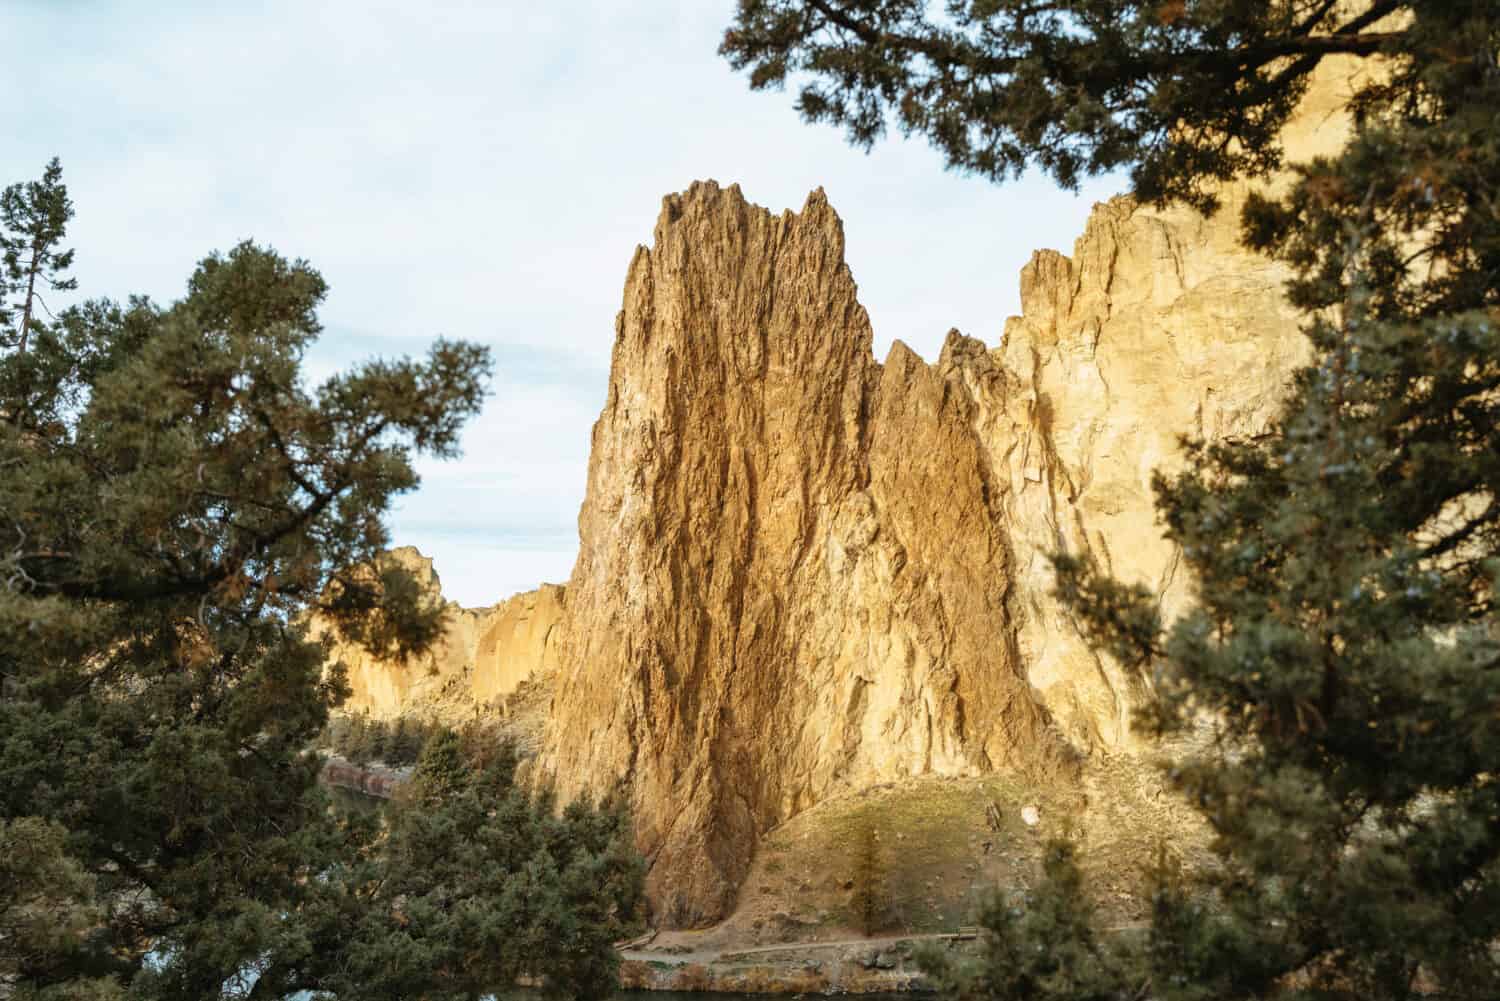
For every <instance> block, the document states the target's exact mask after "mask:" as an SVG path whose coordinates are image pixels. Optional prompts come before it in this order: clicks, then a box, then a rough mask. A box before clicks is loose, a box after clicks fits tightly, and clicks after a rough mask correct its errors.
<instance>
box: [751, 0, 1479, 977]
mask: <svg viewBox="0 0 1500 1001" xmlns="http://www.w3.org/2000/svg"><path fill="white" fill-rule="evenodd" d="M931 6H932V5H929V4H928V3H925V2H923V0H742V2H741V4H740V8H739V11H740V12H739V19H738V21H737V23H736V25H735V26H734V28H732V29H731V30H730V32H729V33H728V34H727V35H726V36H725V42H724V47H723V51H724V52H725V53H726V54H728V55H729V57H730V59H731V60H732V61H733V62H734V63H735V64H736V65H737V66H741V67H750V68H752V78H751V79H752V85H754V86H766V85H770V84H774V83H779V82H780V81H782V80H784V79H785V78H786V77H787V76H788V75H789V74H798V73H806V74H809V75H811V77H812V82H811V83H809V84H808V85H807V86H806V87H805V88H804V89H803V91H802V97H801V102H800V103H801V108H802V110H803V113H804V114H805V115H807V116H808V117H809V118H812V119H816V120H830V121H835V122H840V123H843V124H845V125H847V126H848V127H849V129H850V132H851V136H852V137H853V139H854V140H855V141H857V142H861V143H866V144H868V143H869V142H870V141H872V140H873V139H874V138H876V137H877V136H878V135H879V134H880V132H881V130H882V129H883V128H884V126H885V123H886V119H887V116H888V115H893V116H895V117H896V119H897V120H898V121H899V122H900V124H901V126H902V127H903V128H904V129H906V130H907V131H910V132H917V133H922V134H926V135H928V136H929V137H930V138H931V139H932V140H933V141H934V142H935V143H936V144H937V145H938V146H939V147H940V148H941V149H943V150H944V151H945V153H946V154H947V156H948V158H949V162H950V164H952V165H953V166H956V167H960V168H965V169H970V170H974V171H977V172H979V173H981V174H984V175H986V176H991V177H995V178H999V177H1004V176H1009V175H1011V174H1013V173H1015V172H1016V171H1018V170H1020V169H1021V168H1022V167H1023V166H1024V165H1026V164H1035V165H1039V166H1041V167H1043V168H1044V169H1046V170H1048V171H1050V172H1052V173H1053V174H1054V176H1056V177H1057V178H1058V179H1059V180H1060V181H1062V182H1063V183H1064V184H1073V183H1076V180H1077V178H1078V176H1079V175H1080V174H1082V173H1085V172H1096V171H1101V170H1107V169H1110V168H1113V167H1116V166H1129V167H1130V168H1131V171H1132V178H1133V180H1134V184H1135V190H1136V193H1137V194H1138V195H1140V196H1142V197H1144V198H1147V199H1151V200H1166V199H1171V198H1181V199H1186V200H1188V201H1190V202H1192V203H1193V204H1196V205H1199V206H1202V207H1206V208H1208V207H1212V206H1213V205H1214V204H1215V199H1214V196H1213V190H1214V185H1215V184H1216V183H1217V182H1219V181H1222V180H1225V179H1228V178H1232V177H1247V176H1258V175H1263V174H1265V173H1266V172H1267V171H1268V170H1270V169H1271V168H1274V167H1276V166H1278V165H1279V164H1280V159H1281V155H1280V149H1279V145H1278V143H1277V139H1276V135H1277V131H1278V129H1279V128H1280V127H1281V125H1282V124H1283V123H1284V122H1285V120H1286V118H1287V116H1288V114H1289V113H1290V112H1291V110H1292V109H1293V107H1294V106H1295V103H1296V100H1297V98H1298V97H1299V96H1300V94H1301V93H1302V92H1303V90H1304V89H1305V85H1306V80H1307V78H1308V75H1309V74H1310V73H1311V72H1312V70H1313V69H1314V68H1315V67H1316V66H1317V65H1318V63H1319V62H1320V61H1321V60H1323V59H1324V58H1326V57H1328V56H1330V55H1333V54H1340V55H1345V56H1355V57H1368V58H1371V59H1372V63H1371V68H1372V72H1369V73H1366V74H1364V75H1362V76H1360V77H1351V84H1350V85H1351V97H1350V108H1351V110H1352V111H1353V112H1354V115H1355V122H1356V124H1355V129H1354V134H1353V138H1352V140H1351V142H1350V144H1349V145H1348V147H1347V148H1346V149H1345V150H1344V152H1343V153H1342V154H1340V155H1339V156H1337V157H1332V158H1327V159H1320V160H1316V161H1314V162H1312V163H1309V164H1302V165H1297V166H1296V169H1295V172H1294V175H1293V183H1292V184H1291V185H1290V186H1288V187H1287V188H1285V189H1283V193H1280V194H1278V195H1277V196H1275V197H1272V196H1269V195H1263V196H1260V197H1257V198H1253V199H1252V200H1251V202H1250V204H1249V205H1248V207H1247V209H1246V211H1245V216H1244V226H1245V229H1244V231H1245V236H1246V240H1247V243H1248V244H1249V245H1250V246H1252V247H1254V248H1257V249H1260V250H1262V251H1265V252H1266V253H1268V254H1271V255H1273V256H1275V257H1277V258H1278V259H1280V260H1282V261H1285V262H1286V263H1288V264H1289V265H1290V266H1291V267H1292V269H1293V271H1294V278H1293V280H1292V282H1291V283H1290V285H1289V287H1288V292H1289V295H1290V297H1291V300H1292V302H1293V303H1294V304H1296V305H1298V306H1301V307H1303V308H1304V309H1305V310H1306V316H1307V320H1306V325H1305V329H1306V332H1307V334H1308V336H1309V338H1310V339H1311V343H1312V345H1313V348H1314V352H1315V360H1314V362H1313V363H1312V364H1311V365H1310V366H1309V367H1308V368H1306V369H1305V370H1303V371H1301V372H1299V373H1298V374H1297V376H1296V378H1295V380H1294V382H1293V385H1292V387H1291V391H1290V394H1289V397H1288V399H1287V401H1286V404H1285V407H1284V409H1283V410H1282V412H1281V414H1280V417H1279V420H1278V421H1277V424H1276V427H1275V428H1274V430H1273V432H1272V433H1271V434H1269V435H1267V436H1265V437H1263V438H1260V439H1257V440H1254V441H1242V442H1220V443H1214V444H1206V443H1203V442H1189V443H1188V451H1189V457H1190V459H1191V462H1190V464H1189V467H1188V469H1187V471H1186V472H1184V473H1182V474H1181V475H1178V476H1175V477H1171V478H1159V479H1158V482H1157V491H1158V509H1159V511H1160V514H1161V517H1162V520H1163V522H1164V524H1165V525H1166V531H1167V534H1168V536H1169V537H1170V538H1171V539H1172V540H1173V541H1175V542H1176V543H1178V544H1179V545H1180V547H1181V551H1182V554H1183V559H1184V562H1185V563H1186V564H1187V565H1188V566H1189V567H1190V568H1191V569H1192V570H1193V572H1194V574H1195V577H1196V579H1197V581H1198V582H1199V584H1198V594H1197V605H1196V607H1195V608H1194V609H1192V610H1191V611H1190V612H1189V613H1188V614H1186V615H1185V616H1183V617H1182V618H1181V619H1179V620H1178V621H1177V622H1175V623H1173V624H1171V625H1170V626H1167V625H1165V624H1164V623H1163V622H1162V620H1161V617H1160V613H1159V611H1158V609H1157V607H1156V605H1155V601H1154V597H1153V595H1152V594H1151V593H1149V592H1148V591H1146V590H1145V589H1142V588H1138V587H1132V586H1128V585H1125V584H1122V583H1120V582H1118V581H1115V580H1112V579H1110V578H1109V577H1108V575H1106V574H1104V573H1102V572H1100V571H1099V570H1098V568H1096V567H1094V566H1092V565H1091V564H1090V563H1089V562H1088V561H1087V560H1086V559H1084V558H1082V557H1079V556H1077V555H1076V554H1075V555H1073V556H1069V555H1067V554H1060V555H1059V557H1058V561H1057V564H1058V569H1059V588H1060V592H1061V594H1062V595H1063V596H1064V598H1065V599H1067V600H1068V601H1069V602H1070V603H1071V604H1072V605H1073V607H1074V608H1075V609H1076V610H1077V611H1078V612H1079V613H1080V615H1081V617H1082V618H1083V620H1084V621H1085V622H1086V623H1087V624H1088V625H1089V627H1090V628H1091V630H1092V631H1093V633H1094V635H1095V637H1096V638H1097V639H1098V641H1099V642H1100V644H1101V645H1102V646H1104V647H1106V648H1107V649H1109V650H1111V651H1112V652H1113V653H1114V654H1115V655H1116V656H1117V657H1118V658H1119V659H1120V660H1122V661H1123V662H1125V663H1127V664H1133V665H1137V666H1139V667H1140V669H1141V670H1142V671H1143V672H1145V673H1146V674H1147V676H1148V677H1149V678H1150V679H1151V680H1152V681H1153V682H1154V689H1155V691H1156V693H1157V696H1158V697H1157V698H1156V699H1155V700H1154V701H1153V702H1152V703H1151V704H1150V705H1149V706H1148V707H1147V709H1146V711H1145V712H1144V714H1143V718H1142V719H1141V720H1140V722H1141V724H1142V725H1144V726H1145V727H1146V728H1147V729H1148V730H1150V731H1152V732H1155V733H1158V734H1162V735H1187V734H1189V733H1190V732H1191V731H1192V730H1193V728H1194V727H1195V726H1196V725H1198V724H1199V723H1201V722H1202V721H1204V720H1212V721H1214V723H1215V727H1216V729H1215V737H1214V740H1213V742H1212V744H1211V745H1210V746H1208V747H1206V748H1203V749H1202V750H1200V751H1197V752H1194V753H1192V754H1190V755H1188V756H1187V757H1186V758H1184V759H1182V760H1179V761H1178V762H1176V763H1175V765H1174V766H1173V770H1172V771H1171V773H1170V774H1171V777H1172V778H1173V780H1174V781H1175V783H1176V784H1177V786H1178V788H1180V789H1181V790H1182V792H1183V793H1184V794H1185V795H1187V796H1188V797H1190V800H1191V801H1192V802H1194V803H1196V804H1197V805H1198V806H1199V807H1200V808H1201V809H1202V811H1203V814H1204V816H1205V818H1206V819H1207V821H1208V822H1209V824H1210V825H1211V827H1212V829H1213V831H1214V835H1215V838H1214V842H1213V847H1214V850H1215V851H1216V853H1217V854H1218V863H1217V865H1215V866H1214V867H1211V868H1210V869H1209V870H1208V871H1205V872H1201V873H1191V874H1185V875H1184V874H1172V873H1165V872H1164V873H1161V874H1158V878H1157V884H1158V887H1159V890H1158V892H1157V894H1156V896H1155V898H1154V901H1155V904H1154V906H1155V913H1154V916H1153V921H1152V926H1151V929H1150V933H1149V941H1148V943H1147V944H1146V945H1145V946H1144V947H1143V948H1142V950H1141V952H1140V954H1139V955H1138V956H1137V957H1136V958H1135V960H1133V961H1131V962H1124V961H1122V962H1120V963H1119V964H1118V965H1114V964H1096V965H1095V967H1094V968H1095V969H1096V971H1099V973H1100V976H1101V977H1102V979H1098V980H1091V982H1090V986H1089V988H1088V992H1087V993H1088V996H1111V995H1118V996H1128V995H1133V994H1134V993H1135V992H1136V991H1138V990H1139V989H1140V987H1141V983H1142V980H1141V979H1140V978H1146V982H1147V983H1149V988H1148V990H1149V993H1150V994H1151V996H1153V997H1157V998H1163V999H1194V1001H1197V999H1204V1001H1206V999H1209V998H1213V999H1234V998H1269V997H1299V998H1314V997H1316V998H1320V999H1332V998H1349V999H1353V998H1360V999H1365V998H1406V997H1411V996H1412V995H1413V994H1415V993H1416V992H1417V991H1418V989H1419V988H1420V987H1423V986H1430V985H1431V984H1434V983H1435V984H1437V985H1438V986H1440V988H1441V989H1442V990H1443V991H1444V993H1445V996H1450V997H1460V998H1493V997H1496V996H1500V969H1497V965H1496V958H1495V952H1494V943H1495V941H1496V940H1497V936H1500V784H1497V783H1496V782H1495V780H1494V776H1493V772H1494V768H1495V763H1496V762H1497V761H1500V724H1497V722H1496V716H1495V706H1496V705H1500V628H1497V627H1500V623H1497V621H1496V606H1495V599H1496V591H1497V578H1500V501H1497V500H1496V498H1500V432H1497V418H1500V311H1497V306H1500V212H1497V211H1496V205H1497V203H1500V139H1497V137H1500V64H1497V54H1500V8H1497V6H1496V4H1495V3H1494V2H1493V0H1400V2H1398V0H1371V2H1365V3H1353V4H1351V3H1340V2H1334V0H1269V2H1260V0H1257V2H1253V3H1251V2H1240V0H1224V2H1214V3H1192V2H1159V0H1151V2H1129V0H1118V2H1112V3H1096V2H1090V0H1072V2H1069V0H1055V2H1047V0H1041V2H1036V0H959V2H954V3H950V4H948V5H946V11H947V16H946V17H939V16H937V15H936V14H935V13H934V12H933V11H932V10H930V9H929V8H930V7H931ZM1033 907H1035V908H1040V909H1042V910H1048V909H1052V910H1056V909H1058V908H1061V909H1062V910H1063V911H1064V912H1067V913H1074V914H1077V913H1083V912H1084V911H1085V910H1086V909H1087V902H1086V900H1085V899H1084V890H1083V887H1082V886H1081V884H1080V883H1079V882H1078V881H1077V880H1075V879H1072V878H1070V877H1069V876H1068V870H1067V867H1066V866H1063V867H1055V868H1053V869H1052V870H1051V871H1050V872H1049V876H1048V879H1047V880H1046V881H1045V883H1044V885H1043V887H1042V889H1041V891H1040V896H1039V898H1038V901H1037V902H1034V904H1033ZM987 925H988V927H989V929H990V935H991V936H992V943H1001V944H1003V943H1006V942H1015V941H1017V935H1018V934H1028V935H1030V937H1029V938H1026V939H1025V941H1026V943H1027V944H1028V945H1030V946H1034V947H1039V948H1052V949H1065V948H1067V949H1071V948H1075V947H1086V951H1088V952H1089V953H1090V954H1093V950H1092V946H1089V939H1088V935H1092V934H1093V933H1092V932H1085V931H1084V930H1083V927H1082V926H1079V927H1078V928H1077V930H1076V932H1075V933H1070V937H1063V936H1060V935H1059V936H1058V937H1056V938H1055V939H1054V941H1052V942H1051V943H1050V944H1049V943H1047V942H1046V941H1045V938H1046V936H1040V935H1036V934H1031V933H1030V932H1027V929H1028V928H1031V927H1032V926H1031V925H1029V924H1026V923H1025V922H1023V923H1022V924H1020V925H1017V924H1016V923H1014V922H1010V921H1009V920H1008V919H1007V918H1005V917H1004V915H1003V914H1002V913H1001V912H999V911H993V910H992V912H991V913H990V914H989V915H988V916H987ZM1018 929H1019V931H1018ZM1003 956H1004V952H1003V950H1002V951H1001V952H1000V953H991V954H990V955H988V956H986V957H984V958H983V959H982V960H981V962H980V964H979V966H977V967H975V968H973V969H970V970H969V971H968V972H967V974H966V975H965V976H966V978H967V979H966V980H965V981H964V982H967V983H970V984H975V983H978V984H981V985H982V986H981V987H980V988H979V989H978V992H977V993H975V994H973V995H972V996H988V997H1009V998H1020V997H1027V998H1034V999H1045V998H1056V999H1062V998H1071V997H1075V996H1078V994H1077V993H1076V992H1077V991H1078V989H1079V987H1078V985H1077V984H1073V983H1069V982H1068V981H1066V980H1061V981H1056V980H1049V979H1047V978H1041V979H1033V980H1031V981H1028V982H1027V983H1026V984H1025V985H1022V986H1018V982H1017V981H1015V980H1014V979H1013V978H1010V977H1008V976H1007V975H1005V974H1004V971H1003V970H1002V969H1001V968H1000V966H1001V964H1002V962H1008V961H1009V960H1005V959H1003ZM997 957H1001V958H997ZM1132 971H1134V972H1132ZM949 972H952V971H951V970H950V971H949ZM1111 981H1113V982H1111ZM958 982H959V981H958V980H950V983H958Z"/></svg>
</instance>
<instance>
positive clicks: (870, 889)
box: [849, 817, 891, 938]
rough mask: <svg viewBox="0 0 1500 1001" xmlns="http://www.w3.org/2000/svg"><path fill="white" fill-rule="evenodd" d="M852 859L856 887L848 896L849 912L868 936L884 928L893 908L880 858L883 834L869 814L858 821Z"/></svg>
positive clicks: (856, 925) (861, 930)
mask: <svg viewBox="0 0 1500 1001" xmlns="http://www.w3.org/2000/svg"><path fill="white" fill-rule="evenodd" d="M853 862H854V880H853V882H854V889H853V892H852V893H851V894H850V897H849V912H850V914H851V915H852V916H853V918H854V925H855V927H856V928H858V929H859V930H860V932H861V933H862V934H863V935H864V936H865V937H866V938H868V937H869V936H871V935H874V934H875V933H876V932H878V931H883V930H884V929H885V927H886V926H887V924H888V923H889V921H890V911H891V900H890V893H889V892H888V890H887V887H886V878H885V866H884V865H883V864H882V862H881V858H880V836H879V835H878V834H877V833H876V831H875V825H874V823H872V822H871V820H870V818H868V817H865V818H862V820H861V823H860V825H859V831H858V834H857V835H856V840H855V845H854V858H853Z"/></svg>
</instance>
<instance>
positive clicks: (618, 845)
mask: <svg viewBox="0 0 1500 1001" xmlns="http://www.w3.org/2000/svg"><path fill="white" fill-rule="evenodd" d="M515 770H516V756H515V752H514V749H513V748H512V747H511V746H510V745H509V744H506V743H497V742H495V741H486V742H485V743H483V744H480V745H475V744H466V743H465V741H463V740H462V739H461V738H460V736H459V735H458V734H455V733H453V732H452V731H448V730H440V731H438V732H437V733H435V734H434V735H433V737H432V738H431V739H430V740H429V741H428V742H427V746H426V748H425V749H424V750H423V752H422V756H421V758H420V759H419V761H418V763H417V767H416V770H415V772H414V773H413V776H412V779H411V781H410V782H409V783H408V784H407V785H406V786H405V787H404V788H403V790H402V794H401V796H400V797H399V799H398V800H397V801H396V802H395V803H394V804H393V806H392V808H391V811H390V815H389V825H388V831H387V833H386V836H385V838H384V839H382V841H381V842H380V843H379V845H378V846H376V847H375V848H373V849H372V850H371V851H370V852H368V853H366V854H364V855H360V854H357V853H349V854H348V855H346V856H345V857H344V858H343V859H341V860H339V861H338V862H337V863H335V864H334V865H332V866H330V868H329V869H327V870H325V871H324V873H323V874H322V877H321V879H320V880H319V881H318V882H317V884H316V886H314V887H313V888H312V889H313V892H312V893H311V894H310V895H309V897H308V898H307V899H306V900H304V901H303V903H302V909H301V911H300V914H299V917H300V920H299V921H298V922H297V923H296V925H295V927H296V930H297V935H298V940H297V943H296V948H291V949H286V950H283V951H281V952H280V953H279V954H278V956H277V959H276V961H274V962H272V963H270V964H268V965H267V966H266V967H265V968H264V969H263V970H262V972H261V977H260V980H258V981H257V983H256V984H255V989H254V993H253V995H252V996H253V997H255V998H260V997H265V998H277V997H282V996H285V995H286V994H288V993H290V992H291V991H293V990H295V989H299V988H301V989H310V990H317V991H328V992H331V993H332V994H333V995H334V996H337V997H359V998H364V997H377V998H385V997H390V998H397V997H430V998H453V999H455V1001H457V999H467V998H475V997H480V996H483V995H486V994H490V993H492V992H493V991H495V990H496V989H497V988H499V987H503V986H506V985H509V984H512V983H514V982H515V981H516V979H517V978H518V977H521V976H526V977H529V978H532V979H533V980H535V981H539V982H540V983H541V984H542V985H543V986H545V987H546V988H547V989H548V991H549V992H550V993H554V994H562V995H567V996H573V997H579V998H599V997H606V996H608V995H609V993H610V991H611V990H612V988H613V987H614V985H615V983H616V979H617V977H616V970H617V967H618V964H619V954H618V953H617V952H616V951H615V949H614V942H616V941H618V940H619V939H622V938H627V937H629V936H630V935H631V934H634V933H635V932H636V931H637V930H638V929H637V925H636V921H637V914H638V912H639V909H640V905H641V900H642V896H641V894H642V887H643V882H644V872H645V870H644V865H643V863H642V861H641V859H640V857H639V856H638V855H637V854H636V853H635V850H634V846H633V840H634V839H633V837H632V835H631V831H630V825H629V821H628V818H627V817H626V814H625V811H624V809H623V806H622V804H621V803H620V802H619V801H615V800H611V801H607V802H605V803H603V804H600V805H599V806H598V807H595V806H594V805H593V804H591V803H589V802H587V801H580V802H575V803H573V804H570V805H569V806H568V807H567V809H565V810H563V811H562V812H561V814H558V813H557V811H555V810H554V809H553V804H552V801H551V800H550V798H548V797H546V796H533V795H532V794H531V793H529V792H528V791H526V790H525V789H523V788H521V787H520V786H518V785H517V784H516V781H515Z"/></svg>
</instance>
